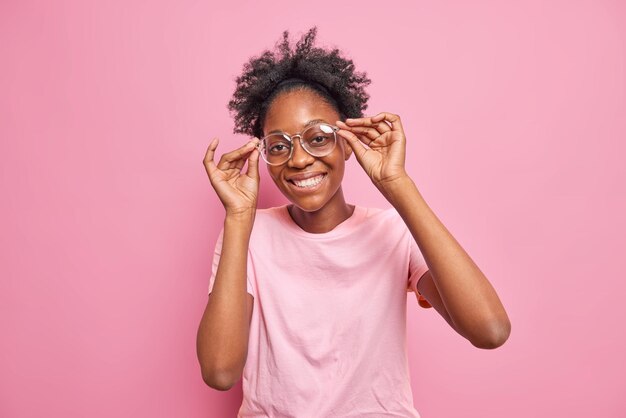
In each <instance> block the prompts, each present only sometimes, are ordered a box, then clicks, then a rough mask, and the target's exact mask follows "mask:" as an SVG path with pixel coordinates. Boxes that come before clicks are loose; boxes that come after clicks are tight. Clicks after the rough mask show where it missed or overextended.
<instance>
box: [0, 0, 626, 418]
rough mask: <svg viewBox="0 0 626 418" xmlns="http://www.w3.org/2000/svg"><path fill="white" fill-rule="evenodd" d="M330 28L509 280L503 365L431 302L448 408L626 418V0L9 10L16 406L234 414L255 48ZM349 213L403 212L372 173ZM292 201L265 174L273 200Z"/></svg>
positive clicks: (422, 399)
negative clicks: (243, 131) (212, 146)
mask: <svg viewBox="0 0 626 418" xmlns="http://www.w3.org/2000/svg"><path fill="white" fill-rule="evenodd" d="M313 25H317V26H318V39H317V45H318V46H327V47H332V46H337V47H339V48H340V49H341V50H342V51H344V52H345V54H346V55H347V56H348V57H350V58H352V59H353V60H354V63H355V65H356V67H357V69H358V70H360V71H366V72H367V73H368V75H369V76H370V78H371V79H372V84H371V85H370V87H369V88H368V92H369V93H370V94H371V100H370V105H369V108H368V109H367V111H366V114H367V115H374V114H376V113H379V112H381V111H388V112H392V113H397V114H399V115H400V116H401V117H402V120H403V124H404V127H405V131H406V135H407V170H408V172H409V174H410V175H411V177H412V178H413V180H414V181H415V183H416V185H417V187H418V189H419V190H420V191H421V192H422V194H423V196H424V198H425V199H426V201H427V203H428V204H429V205H430V206H431V208H432V209H433V210H434V211H435V213H436V214H437V215H438V216H439V218H440V219H441V220H442V222H443V223H444V224H445V225H446V227H447V228H448V229H449V230H450V231H451V232H452V234H453V235H454V236H455V237H456V238H457V240H458V241H459V242H460V243H461V245H462V246H463V247H464V248H465V249H466V250H467V251H468V253H469V254H470V256H471V257H472V258H473V259H474V261H475V262H476V263H477V264H478V265H479V267H480V268H481V270H482V271H483V272H484V273H485V275H486V276H487V278H488V279H489V280H490V281H491V283H492V284H493V285H494V287H495V288H496V290H497V292H498V294H499V295H500V298H501V300H502V302H503V304H504V305H505V307H506V309H507V311H508V314H509V317H510V319H511V323H512V332H511V336H510V338H509V340H508V341H507V342H506V343H505V345H503V346H502V347H500V348H498V349H495V350H481V349H477V348H475V347H473V346H472V345H471V344H470V343H469V342H468V341H467V340H465V339H464V338H463V337H461V336H460V335H457V334H456V333H455V332H454V331H453V330H452V329H451V328H450V327H449V325H447V323H446V322H445V321H444V320H443V318H441V317H440V316H439V315H438V314H437V313H436V312H435V311H434V310H432V309H429V310H425V309H422V308H420V307H419V306H418V305H417V301H416V299H415V295H414V294H412V293H411V294H408V302H407V303H408V320H407V327H408V328H409V342H408V350H409V362H410V371H411V379H412V388H413V394H414V398H415V405H416V408H417V409H418V411H419V412H420V413H421V414H422V416H423V417H424V418H437V417H444V418H448V417H451V418H452V417H465V418H471V417H476V418H490V417H493V418H496V417H497V418H500V417H509V418H518V417H519V418H521V417H524V418H529V417H546V418H547V417H568V418H573V417H623V416H626V401H625V400H624V396H623V395H624V394H623V390H624V389H623V388H624V384H625V383H626V382H625V376H626V364H625V362H626V360H625V358H626V357H625V356H624V353H625V352H626V338H625V333H626V331H625V327H624V325H623V319H624V318H625V317H626V309H625V308H624V303H623V294H624V291H625V290H626V285H625V284H624V283H625V282H626V281H625V276H626V275H625V273H624V272H625V270H626V265H625V264H626V263H625V259H626V257H625V249H626V245H625V244H626V242H625V241H626V239H625V236H626V222H625V220H624V219H625V217H624V214H625V213H626V193H625V191H626V187H625V185H624V180H625V178H626V175H625V164H624V162H623V159H624V154H625V151H626V149H625V145H624V139H625V138H626V122H625V115H626V112H625V111H626V106H625V51H626V45H625V41H626V8H625V6H624V3H623V2H621V1H617V0H615V1H608V0H604V1H598V0H588V1H538V0H533V1H518V2H503V1H495V0H494V1H475V2H464V1H437V2H435V1H433V2H422V1H420V2H415V1H410V2H409V1H406V2H338V1H318V2H315V3H310V2H308V3H295V2H291V1H280V2H278V1H274V2H253V1H249V2H243V1H228V2H223V3H215V2H208V1H187V0H184V1H180V0H177V1H119V0H117V1H101V2H96V1H79V0H76V1H55V2H46V1H38V2H37V1H23V0H21V1H17V0H4V1H2V2H1V3H0V59H1V60H2V64H1V65H0V140H1V148H0V155H1V163H0V173H1V177H0V185H1V190H0V191H1V196H2V197H1V204H0V210H1V217H0V222H1V225H0V230H1V231H2V232H1V233H0V246H1V248H0V250H1V251H0V416H2V417H10V418H25V417H44V416H45V417H95V418H100V417H191V418H193V417H225V416H234V414H235V413H236V411H237V409H238V407H239V404H240V402H241V396H242V392H241V383H238V384H237V385H236V386H235V387H234V388H233V389H231V390H230V391H229V392H219V391H216V390H213V389H211V388H209V387H208V386H206V385H205V384H204V382H203V381H202V378H201V374H200V368H199V364H198V360H197V358H196V346H195V339H196V331H197V328H198V324H199V321H200V317H201V315H202V312H203V310H204V307H205V305H206V301H207V290H208V280H209V275H210V268H211V260H212V254H213V249H214V245H215V240H216V238H217V234H218V232H219V229H220V227H221V225H222V222H223V216H224V210H223V207H222V205H221V203H220V201H219V199H218V198H217V196H216V195H215V193H214V191H213V189H212V188H211V185H210V182H209V180H208V178H207V175H206V172H205V171H204V167H203V165H202V159H203V157H204V153H205V151H206V148H207V146H208V144H209V141H210V139H211V138H212V137H214V136H218V137H219V138H220V139H221V142H220V146H219V147H218V151H217V155H218V156H220V155H221V154H222V153H223V152H224V151H226V150H230V149H233V148H235V147H238V146H240V145H241V144H242V143H243V142H244V141H245V140H246V139H247V138H246V137H244V136H242V135H233V134H232V127H233V122H232V119H231V117H230V115H229V113H228V110H227V108H226V104H227V102H228V100H229V99H230V97H231V94H232V92H233V91H234V88H235V81H234V79H235V77H236V76H237V75H238V74H239V73H240V72H241V69H242V66H243V63H244V62H246V61H247V60H248V58H249V57H250V56H252V55H255V54H259V53H260V52H262V51H263V50H264V49H266V48H271V47H272V46H273V45H274V43H275V42H277V41H278V40H279V39H280V38H281V34H282V31H283V30H285V29H288V30H289V31H290V33H291V38H292V40H293V41H294V42H295V41H296V40H298V39H299V38H300V36H301V35H302V34H303V33H304V32H305V31H306V30H307V29H309V28H310V27H311V26H313ZM344 189H345V194H346V198H347V200H348V202H350V203H356V204H359V205H363V206H374V207H389V204H388V202H387V201H386V200H384V198H383V197H382V195H380V194H379V192H378V191H377V190H376V188H375V187H374V186H373V185H372V184H371V182H370V181H369V179H368V178H367V176H366V175H365V173H364V172H363V171H362V169H361V167H360V166H359V165H358V163H357V162H356V159H355V158H351V159H350V160H349V162H348V166H347V172H346V176H345V180H344ZM283 203H286V202H285V200H284V198H283V197H282V195H281V194H280V192H279V191H278V190H277V189H276V187H275V186H274V184H273V182H272V181H271V179H270V177H269V175H268V173H267V170H266V169H265V168H264V167H261V199H260V207H269V206H276V205H280V204H283Z"/></svg>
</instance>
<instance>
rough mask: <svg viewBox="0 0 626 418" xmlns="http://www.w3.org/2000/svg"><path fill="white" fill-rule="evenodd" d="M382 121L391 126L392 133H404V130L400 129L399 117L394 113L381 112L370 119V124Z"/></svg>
mask: <svg viewBox="0 0 626 418" xmlns="http://www.w3.org/2000/svg"><path fill="white" fill-rule="evenodd" d="M383 120H384V121H386V122H389V123H390V124H391V130H392V131H400V132H404V129H403V128H402V122H401V121H400V116H398V115H396V114H394V113H389V112H381V113H379V114H378V115H376V116H374V117H373V118H372V122H380V121H383Z"/></svg>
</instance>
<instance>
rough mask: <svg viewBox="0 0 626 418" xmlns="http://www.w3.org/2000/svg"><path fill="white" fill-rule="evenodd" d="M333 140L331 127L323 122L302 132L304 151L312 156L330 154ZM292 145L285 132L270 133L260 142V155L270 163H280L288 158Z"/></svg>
mask: <svg viewBox="0 0 626 418" xmlns="http://www.w3.org/2000/svg"><path fill="white" fill-rule="evenodd" d="M335 141H336V139H335V132H334V130H333V127H332V126H330V125H327V124H323V123H320V124H317V125H313V126H311V127H309V128H307V129H306V130H305V131H304V132H303V134H302V143H303V146H304V149H305V151H307V152H308V153H309V154H311V155H313V156H314V157H323V156H325V155H328V154H330V152H331V151H332V150H333V148H334V146H335ZM292 146H293V145H292V142H291V140H290V138H289V136H288V135H287V134H271V135H268V136H267V137H265V139H264V141H263V143H262V149H261V155H262V156H263V159H264V160H265V161H267V162H268V163H270V164H282V163H284V162H285V161H287V160H288V159H289V157H290V155H291V147H292Z"/></svg>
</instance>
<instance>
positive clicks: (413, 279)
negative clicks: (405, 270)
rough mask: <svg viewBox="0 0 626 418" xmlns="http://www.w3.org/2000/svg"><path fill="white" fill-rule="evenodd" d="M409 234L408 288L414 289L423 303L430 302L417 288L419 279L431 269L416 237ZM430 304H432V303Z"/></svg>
mask: <svg viewBox="0 0 626 418" xmlns="http://www.w3.org/2000/svg"><path fill="white" fill-rule="evenodd" d="M408 235H409V248H410V251H409V280H408V290H412V291H414V292H415V294H416V295H417V297H418V299H419V301H420V302H421V303H428V301H427V300H426V299H425V298H424V296H422V295H421V293H420V292H419V291H418V290H417V283H418V282H419V279H421V278H422V276H423V275H424V273H426V272H427V271H428V270H429V268H428V264H426V260H424V256H423V255H422V252H421V251H420V249H419V247H418V245H417V243H416V242H415V239H413V236H412V235H411V234H410V233H409V234H408ZM428 305H429V306H430V304H428Z"/></svg>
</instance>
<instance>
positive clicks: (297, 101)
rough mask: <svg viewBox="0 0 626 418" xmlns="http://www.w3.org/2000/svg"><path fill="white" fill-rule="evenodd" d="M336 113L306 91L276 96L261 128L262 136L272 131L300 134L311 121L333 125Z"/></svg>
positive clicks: (337, 115)
mask: <svg viewBox="0 0 626 418" xmlns="http://www.w3.org/2000/svg"><path fill="white" fill-rule="evenodd" d="M338 119H339V114H338V113H337V111H336V110H335V109H334V108H333V107H332V106H330V105H329V104H328V103H326V102H325V101H324V100H323V99H322V97H321V96H319V95H318V94H315V93H313V92H311V91H308V90H296V91H291V92H287V93H283V94H281V95H280V96H278V97H277V98H276V99H275V100H274V102H273V103H272V105H271V106H270V108H269V109H268V112H267V115H266V117H265V123H264V126H263V131H264V134H266V135H267V134H268V133H270V132H273V131H283V132H287V133H295V132H300V131H302V130H303V129H305V128H306V127H308V126H310V124H311V123H312V122H313V121H323V122H327V123H330V124H334V123H335V122H336V121H337V120H338Z"/></svg>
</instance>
